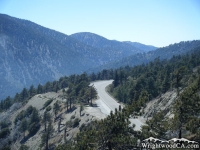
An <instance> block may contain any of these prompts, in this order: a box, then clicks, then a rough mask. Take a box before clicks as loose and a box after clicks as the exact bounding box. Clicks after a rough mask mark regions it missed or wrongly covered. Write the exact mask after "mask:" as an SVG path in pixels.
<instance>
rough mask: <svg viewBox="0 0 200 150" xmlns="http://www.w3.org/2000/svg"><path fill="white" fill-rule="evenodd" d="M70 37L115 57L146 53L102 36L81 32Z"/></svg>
mask: <svg viewBox="0 0 200 150" xmlns="http://www.w3.org/2000/svg"><path fill="white" fill-rule="evenodd" d="M70 37H72V38H74V39H76V40H78V41H80V42H82V43H84V44H87V45H89V46H92V47H95V48H98V49H100V50H101V51H104V52H112V53H111V54H112V55H113V56H116V57H119V56H121V55H122V56H124V57H127V56H130V55H133V54H136V53H141V52H144V50H142V49H139V48H137V47H135V46H133V45H131V44H129V43H125V42H119V41H116V40H108V39H106V38H104V37H102V36H99V35H97V34H94V33H90V32H80V33H75V34H72V35H70Z"/></svg>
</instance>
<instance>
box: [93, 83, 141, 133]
mask: <svg viewBox="0 0 200 150" xmlns="http://www.w3.org/2000/svg"><path fill="white" fill-rule="evenodd" d="M112 82H113V80H104V81H97V82H93V83H91V85H94V87H95V88H96V90H97V92H98V96H99V99H98V100H97V101H96V103H97V105H98V107H99V108H100V109H101V112H103V113H104V114H106V115H109V114H110V111H111V110H112V111H113V112H114V111H115V108H117V109H118V108H119V105H120V104H119V103H118V102H116V101H115V100H114V99H113V98H112V97H111V96H110V95H108V93H107V92H106V91H105V88H106V86H108V85H109V84H111V83H112ZM130 121H131V123H132V124H133V123H134V124H135V125H136V127H135V130H140V129H141V125H143V123H142V122H141V121H140V120H139V119H133V118H131V119H130Z"/></svg>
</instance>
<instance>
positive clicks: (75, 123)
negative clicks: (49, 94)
mask: <svg viewBox="0 0 200 150" xmlns="http://www.w3.org/2000/svg"><path fill="white" fill-rule="evenodd" d="M80 121H81V120H80V119H78V118H76V119H75V120H74V122H73V128H75V127H77V126H78V125H79V122H80Z"/></svg>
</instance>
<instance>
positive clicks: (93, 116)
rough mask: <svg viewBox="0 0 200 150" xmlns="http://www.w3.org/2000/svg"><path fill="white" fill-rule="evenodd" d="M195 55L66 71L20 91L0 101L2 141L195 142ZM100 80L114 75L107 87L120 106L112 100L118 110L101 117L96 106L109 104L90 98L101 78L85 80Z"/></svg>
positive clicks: (199, 100)
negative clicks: (94, 70) (98, 69)
mask: <svg viewBox="0 0 200 150" xmlns="http://www.w3.org/2000/svg"><path fill="white" fill-rule="evenodd" d="M199 58H200V49H199V48H196V49H195V50H194V51H193V52H192V53H191V54H187V55H182V56H174V57H173V58H171V59H170V60H159V59H158V58H157V59H155V60H154V61H151V62H150V63H147V64H146V65H144V64H143V65H139V66H136V67H128V66H126V67H121V68H119V69H116V70H112V69H110V70H103V71H102V72H99V73H97V74H91V75H89V76H88V75H87V74H85V73H84V74H81V75H71V76H69V77H61V78H60V79H59V80H58V81H54V82H47V83H46V84H45V85H44V86H42V85H39V86H38V87H37V88H34V87H32V88H30V89H29V90H27V89H23V91H22V92H21V93H20V95H16V96H15V98H7V99H5V100H4V101H2V102H1V103H0V111H1V112H0V146H3V145H5V146H7V147H11V148H12V149H17V148H19V147H21V148H22V147H26V146H28V147H29V148H30V149H34V148H36V147H37V148H39V147H40V144H41V147H43V148H45V147H46V146H47V147H46V149H59V150H64V149H65V150H66V149H69V150H71V149H81V148H83V149H91V148H93V149H100V150H104V149H106V148H109V147H113V148H115V149H133V148H138V147H139V146H140V145H138V144H137V141H138V140H140V141H143V140H144V139H147V138H149V137H155V138H158V139H166V140H170V139H172V138H182V137H184V138H186V139H189V140H192V141H197V142H200V137H199V135H200V134H199V133H200V129H199V126H198V124H199V122H200V119H199V117H198V116H199V115H200V109H199V108H200V97H199V96H200V95H199V91H200V86H199V85H200V75H199V74H200V59H199ZM105 79H114V81H113V83H112V84H111V85H110V86H109V87H107V88H106V89H107V92H109V94H110V95H112V96H113V97H114V98H115V99H116V100H118V101H119V102H120V103H122V106H120V105H119V104H117V106H119V108H109V109H111V110H112V111H111V112H110V114H109V115H108V116H107V117H106V116H105V115H103V114H102V112H103V111H102V112H100V111H99V107H104V109H105V108H106V107H108V106H109V105H108V104H107V106H106V107H105V106H103V105H105V104H106V103H105V104H101V106H99V105H96V104H98V103H99V102H98V103H95V101H94V100H95V99H97V98H98V97H97V91H99V92H100V91H102V90H103V89H101V88H100V89H101V90H96V89H95V86H96V85H97V84H99V85H102V83H105V82H101V81H98V82H97V84H96V85H95V86H93V83H92V84H90V83H91V82H92V81H94V80H105ZM109 83H111V80H109ZM102 93H103V92H102ZM104 93H106V92H104ZM99 97H100V98H103V100H106V97H105V96H99ZM108 97H109V96H108ZM122 107H123V109H122ZM100 109H102V108H100ZM109 109H108V110H109ZM103 113H104V112H103ZM107 113H108V112H106V114H107ZM131 117H132V118H138V119H140V120H141V121H143V122H144V126H142V127H141V130H140V131H138V130H135V128H136V126H135V125H134V124H133V125H132V126H131V125H130V123H131V122H130V121H129V119H130V118H131ZM132 118H131V119H132ZM100 119H101V120H100ZM138 119H135V120H138ZM45 140H47V142H45ZM9 141H10V144H8V143H9ZM109 141H110V142H109ZM109 143H110V145H109ZM23 144H25V145H23ZM0 148H1V147H0Z"/></svg>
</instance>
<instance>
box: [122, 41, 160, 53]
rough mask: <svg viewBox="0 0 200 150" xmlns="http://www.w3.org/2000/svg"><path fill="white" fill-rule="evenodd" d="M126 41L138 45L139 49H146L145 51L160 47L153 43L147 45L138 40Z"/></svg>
mask: <svg viewBox="0 0 200 150" xmlns="http://www.w3.org/2000/svg"><path fill="white" fill-rule="evenodd" d="M124 42H125V43H128V44H130V45H133V46H134V47H137V48H139V49H142V50H144V51H145V52H149V51H153V50H156V49H157V48H158V47H155V46H152V45H145V44H141V43H138V42H130V41H124Z"/></svg>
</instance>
